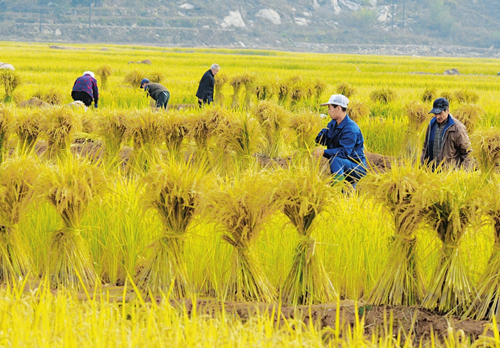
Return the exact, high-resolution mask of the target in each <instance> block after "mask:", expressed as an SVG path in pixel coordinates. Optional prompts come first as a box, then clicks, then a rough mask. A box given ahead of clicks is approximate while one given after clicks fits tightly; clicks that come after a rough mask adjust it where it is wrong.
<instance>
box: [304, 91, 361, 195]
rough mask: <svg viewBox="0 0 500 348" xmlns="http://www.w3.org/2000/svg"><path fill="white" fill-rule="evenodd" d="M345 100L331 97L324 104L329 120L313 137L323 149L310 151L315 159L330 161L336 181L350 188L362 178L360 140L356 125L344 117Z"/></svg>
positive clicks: (342, 97)
mask: <svg viewBox="0 0 500 348" xmlns="http://www.w3.org/2000/svg"><path fill="white" fill-rule="evenodd" d="M348 103H349V99H347V98H346V97H345V96H343V95H342V94H334V95H332V96H331V97H330V100H328V102H326V103H323V104H321V106H328V115H330V118H331V119H332V120H331V121H330V122H329V123H328V125H327V127H326V128H324V129H322V130H321V132H319V134H318V136H317V137H316V143H318V144H320V145H323V146H326V150H325V149H324V148H322V147H318V148H316V149H315V150H314V152H313V156H314V157H316V158H320V157H322V156H323V157H326V158H328V160H329V161H330V171H331V173H332V174H333V175H334V176H335V177H336V179H337V180H342V179H344V178H345V179H346V180H347V181H349V182H350V183H351V184H352V185H353V186H354V187H356V183H357V182H358V180H359V179H361V178H362V177H363V176H365V175H366V159H365V154H364V139H363V134H361V130H360V129H359V127H358V125H357V124H356V122H354V121H353V120H351V119H350V118H349V116H348V115H347V104H348Z"/></svg>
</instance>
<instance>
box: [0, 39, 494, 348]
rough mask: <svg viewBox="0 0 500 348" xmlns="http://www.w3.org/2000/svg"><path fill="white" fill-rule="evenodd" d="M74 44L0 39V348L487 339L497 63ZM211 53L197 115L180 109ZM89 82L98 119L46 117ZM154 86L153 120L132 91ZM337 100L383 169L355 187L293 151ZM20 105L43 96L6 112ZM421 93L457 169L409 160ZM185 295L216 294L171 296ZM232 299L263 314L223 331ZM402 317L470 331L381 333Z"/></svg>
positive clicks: (63, 110)
mask: <svg viewBox="0 0 500 348" xmlns="http://www.w3.org/2000/svg"><path fill="white" fill-rule="evenodd" d="M71 47H72V48H73V49H52V48H49V45H47V44H34V43H33V44H29V43H9V42H3V43H0V49H1V51H2V55H1V58H0V60H1V61H3V62H7V63H10V64H13V65H14V66H15V67H16V78H18V79H19V80H18V81H20V82H21V83H20V84H19V85H18V86H15V88H12V86H13V85H12V84H9V85H7V83H3V84H2V86H1V87H2V91H0V96H1V97H2V100H4V94H3V93H4V91H3V89H5V93H6V95H5V102H4V103H3V104H0V152H1V155H2V157H1V158H2V161H1V164H0V225H1V230H0V233H1V238H0V280H1V282H2V289H1V290H0V294H1V295H2V296H0V298H1V299H0V306H1V307H2V310H1V312H0V313H2V316H1V318H0V346H47V347H63V346H64V347H66V346H68V347H69V346H77V345H78V346H84V347H87V346H89V347H90V346H92V347H95V346H103V347H104V346H124V347H125V346H126V347H141V346H147V347H155V346H181V345H182V346H190V347H191V346H193V347H195V346H196V347H201V346H224V347H225V346H228V347H229V346H230V347H235V346H245V347H246V346H249V345H253V346H273V347H274V346H318V347H322V346H339V345H341V346H384V347H392V346H402V345H404V346H406V347H411V346H413V345H423V344H425V345H431V346H446V347H452V346H453V347H455V346H467V347H469V346H472V345H477V346H480V345H484V346H492V345H494V344H495V345H498V344H500V339H499V336H498V328H497V326H496V321H497V319H498V318H499V314H500V312H498V310H497V305H498V299H499V297H500V293H499V291H498V290H499V286H500V285H499V284H500V275H499V274H498V271H497V270H498V263H499V262H500V261H498V260H499V257H498V255H500V253H499V250H500V249H499V248H498V244H499V236H500V223H499V222H498V221H500V208H499V206H498V199H497V197H498V195H497V192H500V187H499V186H498V180H497V179H498V173H497V169H498V159H499V156H500V154H499V153H500V146H498V144H500V140H498V139H500V136H499V134H500V131H499V128H500V115H499V113H500V102H499V100H500V98H499V97H500V91H499V89H498V79H499V78H500V77H498V76H497V72H498V70H500V69H499V61H498V60H495V59H490V60H488V59H472V58H469V59H465V58H460V59H456V58H421V57H378V56H354V55H328V54H306V53H286V52H273V51H251V50H240V51H238V50H225V49H183V48H176V49H174V48H157V47H138V46H134V47H132V46H106V47H102V46H87V45H85V46H79V45H72V46H71ZM146 59H148V60H150V61H151V63H152V64H139V63H137V62H140V61H143V60H146ZM130 62H134V63H130ZM212 63H218V64H219V65H220V66H221V70H220V72H219V74H218V75H217V76H216V79H219V82H218V83H217V86H216V103H215V104H216V105H215V106H212V107H206V108H203V109H198V108H197V107H190V105H196V97H195V93H196V89H197V86H198V82H199V79H200V78H201V76H202V75H203V73H204V72H205V71H206V70H208V68H209V67H210V65H211V64H212ZM451 68H456V69H458V71H460V75H443V72H444V71H445V70H447V69H451ZM86 70H91V71H94V72H98V71H99V70H100V71H101V75H103V76H104V78H105V79H106V83H105V84H106V86H105V88H103V85H102V84H103V81H102V79H101V78H99V76H96V77H97V79H98V82H99V87H100V92H101V93H100V101H99V108H98V109H94V108H90V109H89V110H88V111H87V112H85V111H84V110H82V109H71V108H69V107H67V106H64V104H68V103H70V102H71V101H72V99H71V96H70V94H71V88H72V85H73V83H74V81H75V79H76V78H77V77H79V76H80V75H81V74H82V72H83V71H86ZM152 76H154V77H156V78H157V79H158V80H159V81H161V83H162V84H164V85H165V86H166V87H167V88H168V89H169V91H170V93H171V99H170V103H169V105H171V106H172V108H171V109H169V110H168V111H166V112H165V111H159V112H154V111H153V110H152V109H151V104H150V99H148V98H147V97H146V95H145V93H144V91H143V90H141V89H139V88H137V86H134V80H137V77H140V78H142V77H152ZM2 81H6V80H5V79H4V80H2ZM4 87H5V88H4ZM9 88H11V90H10V91H9ZM340 92H342V93H344V94H345V95H348V96H349V99H350V109H349V114H350V115H351V116H352V117H353V118H355V119H356V121H357V123H358V124H359V126H360V128H361V130H362V132H363V135H364V137H365V147H366V149H365V150H366V151H368V152H371V153H378V154H381V155H384V156H391V158H392V159H389V161H392V162H391V163H392V164H393V165H392V168H386V170H385V173H380V168H378V170H375V169H376V168H373V170H370V171H369V174H368V176H367V177H366V178H365V179H363V180H362V181H361V182H360V183H359V189H358V190H356V191H351V190H350V189H349V188H348V186H346V185H344V184H343V183H332V182H331V178H330V177H329V176H328V175H325V170H324V168H323V166H324V163H318V162H316V161H314V160H312V158H311V156H310V153H311V151H312V150H313V149H314V147H315V144H314V138H315V135H316V134H317V133H318V131H319V130H320V129H321V128H322V127H324V126H325V125H326V123H327V121H328V120H327V119H326V118H320V117H319V115H320V114H321V113H326V110H324V109H321V108H320V107H319V106H318V105H319V103H320V102H324V101H326V100H328V97H329V95H330V94H334V93H340ZM34 96H37V97H39V98H40V99H42V100H44V101H45V102H47V103H49V104H53V105H51V106H49V107H21V105H22V104H23V102H25V101H26V100H28V99H30V98H32V97H34ZM438 96H446V97H447V98H449V99H450V101H451V106H450V110H451V113H452V114H453V115H456V116H457V117H459V118H460V119H461V120H463V122H464V123H465V124H466V125H467V128H468V130H469V135H470V136H471V139H472V145H473V153H474V158H475V159H476V170H475V171H472V172H465V171H462V170H459V171H453V170H446V169H443V170H442V171H441V172H440V173H433V172H430V171H428V170H427V169H426V168H421V167H419V166H418V165H417V163H416V161H415V160H416V159H417V158H418V157H419V155H418V154H419V153H420V150H421V147H422V142H423V136H424V134H423V132H424V130H425V124H426V122H427V121H428V120H429V119H428V116H427V112H428V110H430V109H431V108H432V100H433V99H434V98H436V97H438ZM181 105H182V107H181V108H180V110H178V106H181ZM417 162H418V161H417ZM196 299H207V300H210V301H220V302H216V303H218V305H217V306H215V308H214V309H213V311H212V312H210V311H209V312H208V313H207V312H204V311H200V312H197V311H196V310H194V309H188V308H186V306H185V305H183V304H185V303H186V302H184V301H187V300H189V301H193V302H196ZM177 301H179V302H177ZM346 301H347V302H346ZM348 301H352V303H355V304H356V311H355V313H356V314H358V313H359V315H356V318H355V322H354V324H353V325H352V326H351V325H348V324H347V322H346V321H344V320H342V318H343V316H344V315H346V313H344V312H343V311H342V310H341V309H340V308H341V307H342V306H340V305H339V306H336V308H337V309H336V321H335V323H336V324H335V325H333V326H328V325H327V326H324V325H321V323H320V322H314V321H313V320H310V321H308V322H306V321H303V320H299V319H293V318H294V317H293V316H292V317H290V316H288V317H283V316H281V314H280V311H281V306H282V305H283V306H287V308H289V307H292V308H294V306H298V305H302V306H317V305H326V304H341V303H348ZM179 303H180V305H178V304H179ZM235 303H236V304H245V305H248V306H249V307H252V306H256V308H258V307H257V306H261V305H262V304H265V305H269V306H271V307H270V308H273V309H272V310H271V313H269V312H268V311H258V310H256V311H255V312H254V313H253V315H251V316H249V318H245V319H242V318H240V316H238V315H237V313H236V312H234V311H233V312H231V311H226V310H225V309H224V306H226V305H229V304H235ZM349 303H350V302H349ZM176 304H177V305H176ZM358 304H359V306H360V307H362V308H367V309H366V311H369V310H368V308H371V306H384V305H387V306H390V307H388V309H387V317H388V319H387V322H386V323H385V324H381V325H380V326H379V327H378V329H376V330H373V331H370V333H368V332H367V331H366V327H365V325H364V317H363V313H365V312H364V311H365V310H362V311H359V310H358V308H357V306H358ZM408 306H413V307H411V308H419V310H422V311H425V310H428V311H430V312H431V313H436V314H439V315H441V316H446V318H448V316H454V317H455V318H462V319H463V320H471V321H473V320H484V321H481V322H479V321H478V323H480V324H478V326H481V325H485V327H484V329H485V335H484V336H483V335H482V336H476V337H472V336H470V333H469V332H465V333H464V331H460V330H454V328H453V325H451V326H450V328H449V330H448V331H447V332H446V334H432V333H429V334H428V335H427V336H425V337H416V336H415V335H413V334H412V330H411V329H410V332H408V330H405V329H404V328H402V326H400V325H397V324H394V325H393V323H391V322H390V321H391V320H390V316H391V314H390V309H391V308H406V307H408ZM309 308H312V307H309ZM276 318H282V319H281V320H276ZM488 323H491V324H488ZM412 325H417V324H416V323H412ZM394 328H395V329H394Z"/></svg>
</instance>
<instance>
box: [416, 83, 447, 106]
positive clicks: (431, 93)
mask: <svg viewBox="0 0 500 348" xmlns="http://www.w3.org/2000/svg"><path fill="white" fill-rule="evenodd" d="M436 96H437V91H436V89H435V88H432V87H427V88H426V89H425V90H424V93H422V101H423V102H424V103H430V102H433V101H434V99H436ZM448 100H449V99H448Z"/></svg>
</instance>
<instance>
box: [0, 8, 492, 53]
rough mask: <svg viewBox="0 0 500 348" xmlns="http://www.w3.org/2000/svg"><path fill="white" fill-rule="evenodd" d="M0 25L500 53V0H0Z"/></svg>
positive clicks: (51, 31)
mask: <svg viewBox="0 0 500 348" xmlns="http://www.w3.org/2000/svg"><path fill="white" fill-rule="evenodd" d="M34 3H35V4H34ZM0 33H1V34H0V39H2V40H22V41H51V42H82V43H86V42H99V43H126V44H153V45H164V46H186V47H193V46H197V47H200V46H201V47H203V46H208V47H220V46H224V47H240V48H241V47H245V48H257V49H258V48H263V49H270V48H271V49H285V50H301V51H318V52H360V53H387V54H420V55H479V56H499V51H498V50H497V49H496V47H500V7H499V6H498V4H495V1H493V0H422V1H418V0H295V1H287V0H281V1H275V0H268V1H261V0H243V1H242V0H232V1H231V0H212V1H206V0H182V1H171V0H150V1H143V0H52V1H49V0H38V1H37V2H34V1H29V0H0ZM449 46H453V47H454V48H451V49H449V48H448V47H449ZM457 47H469V48H473V49H464V48H457Z"/></svg>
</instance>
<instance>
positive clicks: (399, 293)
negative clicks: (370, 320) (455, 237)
mask: <svg viewBox="0 0 500 348" xmlns="http://www.w3.org/2000/svg"><path fill="white" fill-rule="evenodd" d="M427 176H428V174H427V173H426V172H425V171H424V170H422V169H420V168H415V167H413V166H412V165H411V163H409V162H408V163H407V164H405V165H403V166H392V168H391V169H389V170H388V171H387V172H386V173H382V174H375V173H370V174H369V175H367V176H366V177H365V178H364V179H363V180H362V181H361V182H360V188H362V189H363V190H364V191H365V192H366V193H367V195H368V197H373V198H374V199H375V201H376V202H378V203H380V204H382V205H383V206H384V207H385V208H386V209H387V210H388V211H389V212H390V213H391V214H392V216H393V223H394V235H393V237H392V245H391V248H390V253H389V256H388V258H387V262H386V264H385V266H384V268H383V270H382V272H381V273H380V277H379V279H378V280H377V282H376V285H375V287H374V288H373V290H372V292H371V294H370V298H369V301H370V302H371V303H373V304H375V305H377V306H378V305H391V306H401V305H402V306H413V305H418V304H420V302H421V301H422V299H423V296H424V289H425V286H424V277H423V274H422V270H421V267H420V265H419V263H418V259H417V252H416V245H417V237H416V234H415V232H416V229H417V228H418V226H419V223H420V222H421V220H422V218H423V215H422V211H421V206H420V205H419V204H417V203H416V202H415V199H414V195H415V193H416V191H417V190H418V188H419V187H420V186H421V185H422V183H423V182H426V180H427Z"/></svg>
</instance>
